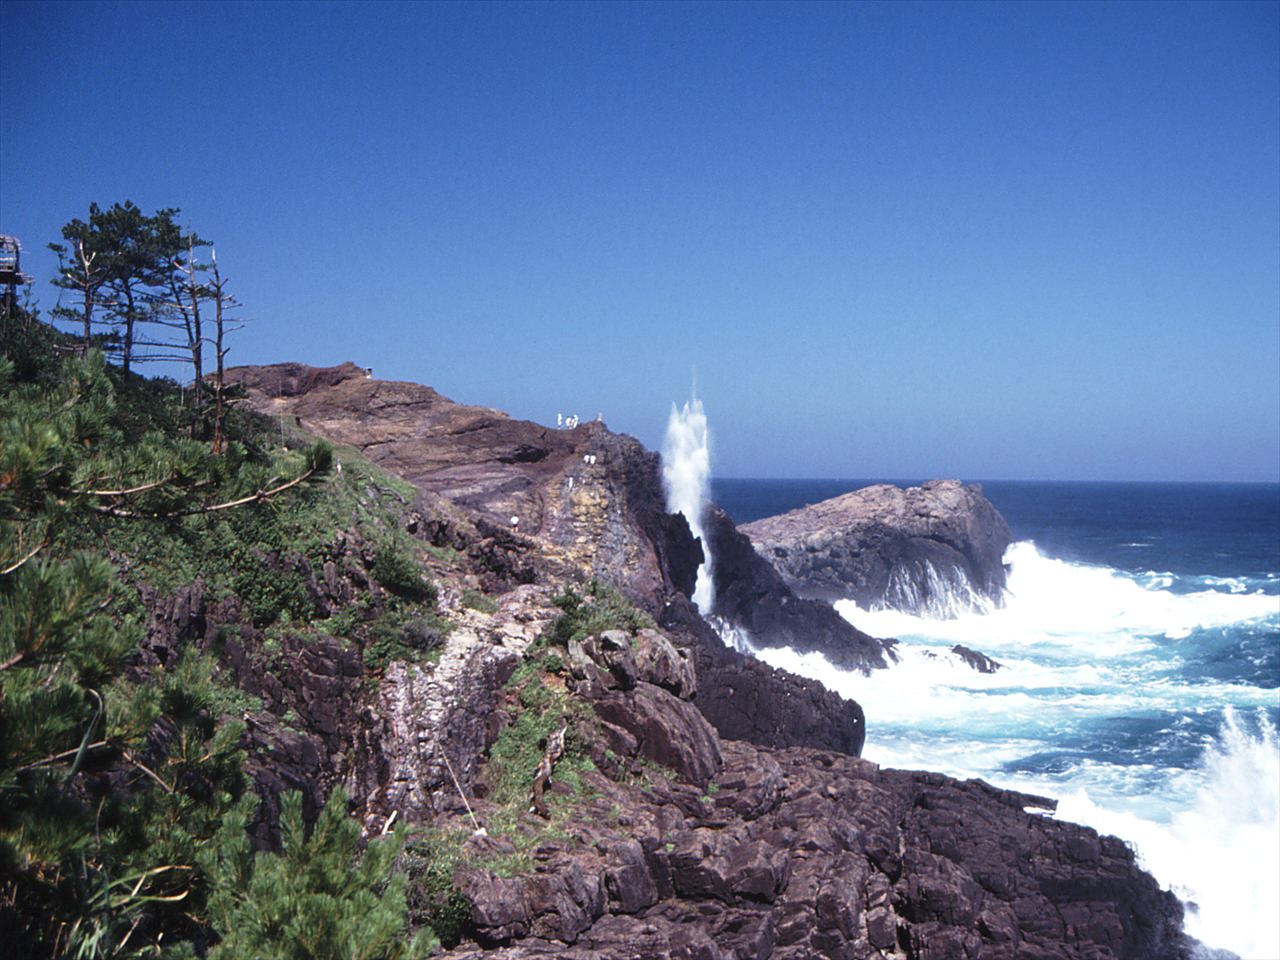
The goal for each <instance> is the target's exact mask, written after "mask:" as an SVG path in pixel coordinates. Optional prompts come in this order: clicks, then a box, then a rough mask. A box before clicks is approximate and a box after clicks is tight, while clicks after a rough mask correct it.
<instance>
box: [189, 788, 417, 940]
mask: <svg viewBox="0 0 1280 960" xmlns="http://www.w3.org/2000/svg"><path fill="white" fill-rule="evenodd" d="M346 808H347V796H346V793H345V792H344V791H342V790H341V789H338V790H335V791H334V792H333V793H332V794H331V795H330V797H329V800H328V802H327V803H326V804H325V806H324V809H323V810H321V812H320V816H319V818H318V819H317V820H316V823H315V827H314V828H313V829H312V830H311V831H310V834H309V835H308V832H307V830H306V826H305V823H304V821H303V816H302V795H301V794H299V793H296V792H295V793H289V794H286V795H285V796H284V797H282V798H281V815H280V826H281V830H282V833H283V845H282V849H281V852H280V853H279V854H270V853H259V854H258V855H257V856H256V857H253V856H251V854H250V851H249V844H248V840H247V838H246V834H245V831H244V823H243V822H242V820H241V817H242V816H243V813H242V812H237V813H236V814H235V815H233V816H231V817H228V819H227V822H226V824H225V826H224V831H225V835H224V837H223V838H222V842H220V843H219V844H217V845H212V846H210V848H209V849H210V851H211V852H216V856H214V857H212V858H211V862H210V863H209V864H208V866H207V870H208V872H209V874H210V875H211V876H212V878H213V892H212V894H211V896H210V899H209V908H210V915H211V917H212V921H213V926H214V928H215V929H216V930H217V932H218V933H219V935H220V936H221V937H222V939H221V942H219V943H218V945H217V946H216V947H214V949H213V950H211V951H210V953H209V957H210V960H414V958H416V957H420V956H423V955H424V954H425V952H426V951H427V949H428V948H429V947H431V946H434V944H432V943H428V941H427V939H426V937H425V936H422V935H419V936H417V937H414V938H413V939H412V940H411V939H410V938H409V936H408V932H407V929H406V926H407V919H406V915H407V908H406V905H405V877H404V875H403V874H397V873H395V871H394V866H395V861H396V858H397V856H398V855H399V853H400V850H401V848H402V847H403V843H404V837H403V834H402V833H401V832H399V831H397V833H396V834H394V835H393V836H390V837H383V838H381V839H378V840H375V841H373V842H371V843H370V844H369V845H368V847H367V848H366V849H365V851H364V854H363V855H360V854H359V851H358V848H359V841H360V828H359V826H358V825H357V824H356V822H355V821H354V820H353V819H352V818H351V817H349V816H348V815H347V810H346Z"/></svg>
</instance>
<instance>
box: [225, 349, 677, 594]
mask: <svg viewBox="0 0 1280 960" xmlns="http://www.w3.org/2000/svg"><path fill="white" fill-rule="evenodd" d="M227 380H228V382H230V383H235V384H239V385H241V386H243V387H244V388H245V389H246V391H247V392H248V398H249V402H250V404H251V405H252V406H253V407H254V408H255V409H256V410H258V411H259V412H261V413H264V414H267V415H269V416H273V417H281V418H286V419H288V420H289V421H291V422H292V423H294V424H296V425H297V426H299V427H301V428H302V429H304V430H307V431H309V432H311V433H314V434H316V435H317V436H320V437H324V438H326V439H328V440H331V441H333V442H334V443H339V444H345V445H347V446H351V447H355V448H356V449H358V450H360V451H361V452H362V453H363V454H364V455H365V456H367V457H368V458H369V459H370V460H372V461H373V462H374V463H376V464H378V465H379V466H380V467H382V468H383V469H384V470H387V471H388V472H390V473H393V474H395V475H397V476H399V477H403V478H404V479H405V480H407V481H409V482H410V483H412V484H413V485H414V486H416V487H417V488H418V489H420V490H422V491H424V492H426V493H428V494H433V495H438V496H439V497H441V498H443V499H445V500H447V501H448V502H449V503H451V504H452V505H454V506H456V507H458V508H460V509H462V510H463V511H465V512H466V513H467V514H468V515H469V516H470V517H471V518H472V519H473V520H477V521H481V522H484V521H487V522H488V523H489V524H491V525H492V526H494V527H498V528H506V529H507V530H508V531H509V532H510V533H511V535H512V536H514V537H517V538H525V539H526V540H533V541H536V544H537V548H538V554H539V561H538V562H539V563H540V565H541V566H542V567H543V568H544V569H553V568H555V567H557V566H559V568H560V569H561V571H562V573H563V574H565V575H567V574H569V573H570V572H572V573H574V574H581V573H583V572H585V573H586V574H587V575H589V576H592V575H593V576H599V577H602V578H604V579H607V580H609V581H610V582H612V583H616V584H618V585H619V586H621V587H622V588H623V589H624V590H626V591H627V592H628V593H629V594H632V595H635V596H641V597H646V598H649V599H650V600H651V602H653V603H656V602H657V601H658V598H659V597H661V596H662V595H663V594H664V593H665V592H666V590H667V589H670V588H672V587H677V588H680V587H683V586H684V584H681V583H679V582H678V580H679V578H680V577H682V576H687V577H688V578H689V583H688V588H689V590H690V591H691V590H692V582H693V581H692V577H693V574H694V571H696V568H697V563H698V560H697V559H694V560H693V561H692V563H691V564H690V563H689V562H686V563H684V564H681V563H680V562H679V560H678V558H677V559H676V560H675V562H666V561H667V560H668V558H666V557H665V556H663V555H662V554H661V551H660V549H659V545H655V542H654V540H655V537H657V538H658V539H660V540H662V541H664V543H665V541H667V540H678V530H675V531H672V530H667V529H665V527H664V524H669V523H670V521H669V520H667V519H666V511H665V510H664V509H663V506H662V496H661V486H660V485H647V484H645V483H643V482H639V483H637V482H636V478H644V477H646V476H648V475H651V474H652V475H653V476H655V477H656V473H657V455H656V454H652V453H649V452H648V451H647V450H645V449H644V447H642V446H641V445H640V444H639V443H638V442H637V441H636V440H634V439H633V438H631V437H627V436H623V435H619V434H615V433H612V432H610V431H609V430H608V429H607V428H606V427H605V426H604V424H602V423H584V424H581V425H579V426H578V427H576V428H575V429H573V430H559V429H551V428H549V427H543V426H540V425H539V424H536V423H531V422H529V421H527V420H516V419H513V418H512V417H509V416H508V415H507V414H505V413H502V412H501V411H498V410H492V409H489V408H487V407H472V406H465V405H463V404H458V403H454V402H453V401H451V400H449V399H448V398H446V397H443V396H441V395H440V394H439V393H437V392H436V391H435V390H432V389H431V388H430V387H424V386H421V385H419V384H416V383H401V382H395V381H386V380H375V379H372V378H371V377H369V376H368V375H367V373H366V371H365V370H364V369H363V368H361V367H357V366H356V365H355V364H352V363H347V364H343V365H341V366H339V367H325V368H316V367H307V366H304V365H302V364H277V365H273V366H268V367H234V368H232V369H231V370H229V371H228V372H227ZM681 525H683V523H682V522H681ZM684 539H685V541H686V544H690V545H691V541H690V540H689V537H688V533H687V528H686V529H685V537H684ZM690 548H691V549H693V550H695V551H696V546H690ZM673 575H674V576H675V577H676V578H677V580H676V582H673V580H672V576H673Z"/></svg>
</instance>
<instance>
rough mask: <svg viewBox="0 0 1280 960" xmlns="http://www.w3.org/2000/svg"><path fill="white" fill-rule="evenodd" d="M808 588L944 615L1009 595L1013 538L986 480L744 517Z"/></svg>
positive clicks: (791, 579)
mask: <svg viewBox="0 0 1280 960" xmlns="http://www.w3.org/2000/svg"><path fill="white" fill-rule="evenodd" d="M742 532H743V533H745V534H746V535H747V536H749V537H750V538H751V541H752V542H753V543H754V544H755V547H756V549H757V550H759V551H760V553H761V555H762V556H764V557H765V558H766V559H767V560H768V561H769V563H771V564H772V565H773V566H774V568H775V569H776V570H777V571H778V572H779V573H780V574H781V575H782V577H783V579H784V580H785V581H786V582H787V584H788V585H790V586H791V588H792V589H794V590H795V592H796V593H798V594H800V595H801V596H803V597H814V598H818V599H821V600H826V601H828V602H834V601H836V600H853V601H856V602H857V603H858V605H859V606H861V607H863V608H865V609H876V608H881V607H888V608H892V609H896V610H906V611H908V612H913V613H914V612H920V613H929V614H932V615H934V616H954V615H955V614H956V613H957V612H960V611H962V610H965V609H973V608H975V607H978V606H982V605H984V604H991V603H999V602H1000V601H1001V598H1002V597H1003V594H1004V588H1005V569H1004V560H1003V558H1004V552H1005V550H1006V549H1007V548H1008V546H1009V544H1010V543H1011V542H1012V541H1013V535H1012V534H1011V533H1010V532H1009V526H1008V524H1006V523H1005V521H1004V518H1003V517H1001V516H1000V513H999V511H997V510H996V508H995V507H994V506H992V504H991V502H990V501H989V500H987V498H986V497H984V496H983V495H982V488H981V487H980V486H978V485H977V484H974V485H971V486H964V485H963V484H961V483H960V482H959V481H957V480H931V481H929V482H928V483H926V484H924V485H923V486H920V487H909V488H908V489H906V490H903V489H900V488H898V487H894V486H891V485H889V484H878V485H876V486H873V487H866V488H865V489H862V490H855V491H854V492H852V493H846V494H844V495H843V496H839V497H835V498H834V499H831V500H825V501H823V502H822V503H816V504H813V505H812V506H808V507H804V508H802V509H800V510H793V511H791V512H790V513H785V514H782V515H781V516H777V517H769V518H766V519H764V520H757V521H755V522H754V523H748V524H745V525H743V527H742Z"/></svg>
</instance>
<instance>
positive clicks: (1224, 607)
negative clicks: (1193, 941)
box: [758, 543, 1280, 958]
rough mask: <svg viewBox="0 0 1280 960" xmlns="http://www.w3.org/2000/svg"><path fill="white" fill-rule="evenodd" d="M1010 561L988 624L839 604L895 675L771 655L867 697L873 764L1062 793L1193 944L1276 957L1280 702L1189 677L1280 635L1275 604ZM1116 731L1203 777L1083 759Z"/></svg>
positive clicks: (1151, 577) (1231, 586) (1018, 553)
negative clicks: (1127, 854) (885, 654)
mask: <svg viewBox="0 0 1280 960" xmlns="http://www.w3.org/2000/svg"><path fill="white" fill-rule="evenodd" d="M1006 562H1008V563H1010V564H1011V571H1010V577H1009V596H1008V598H1007V602H1006V604H1005V606H1004V607H1003V608H1002V609H998V610H993V611H991V612H990V613H988V614H987V615H985V616H982V615H976V614H967V615H962V616H960V617H958V618H957V619H952V620H933V619H929V618H927V617H921V616H912V615H908V614H903V613H899V612H895V611H866V610H862V609H859V608H858V607H856V606H855V605H853V604H852V603H840V604H837V609H838V610H839V611H840V612H841V613H842V614H843V615H845V616H846V617H847V618H848V619H850V620H852V621H853V622H854V623H855V624H857V625H858V626H859V627H860V628H861V629H863V630H866V631H867V632H869V633H872V634H875V635H879V636H896V637H898V638H899V639H900V641H901V642H900V643H899V644H898V646H897V648H896V649H897V654H898V662H897V663H896V664H894V665H893V666H892V667H891V668H890V669H888V670H881V671H875V672H874V673H873V675H872V676H869V677H868V676H863V675H862V674H859V673H855V672H846V671H841V670H839V669H837V668H835V667H833V666H832V665H831V664H830V663H828V662H827V661H826V660H825V658H823V657H822V656H820V655H818V654H814V653H807V654H802V653H797V652H796V651H794V650H790V649H787V648H773V649H763V650H760V651H759V653H758V655H759V656H760V657H762V658H763V659H764V660H766V661H768V662H769V663H771V664H773V665H775V666H778V667H782V668H784V669H787V670H790V671H792V672H795V673H798V674H801V675H804V676H808V677H812V678H815V679H818V680H820V681H821V682H822V683H824V684H825V685H826V686H828V687H830V688H832V689H834V690H836V691H837V692H839V693H841V694H842V695H844V696H846V697H851V698H853V699H856V700H857V701H859V702H860V703H861V704H862V706H863V708H864V709H865V711H866V714H867V718H868V721H867V744H866V748H865V750H864V755H865V756H866V757H867V759H869V760H873V761H875V762H877V763H881V764H883V765H886V766H897V767H909V768H917V769H930V770H939V771H941V772H944V773H948V774H951V775H952V776H958V777H980V778H983V779H986V780H988V781H990V782H992V783H996V784H997V785H1001V786H1007V787H1010V788H1013V789H1019V790H1024V791H1027V792H1030V793H1038V794H1047V795H1049V796H1057V797H1058V798H1059V799H1060V801H1061V802H1060V807H1059V813H1058V815H1059V816H1060V817H1061V818H1062V819H1066V820H1073V821H1077V822H1083V823H1088V824H1089V825H1091V826H1094V827H1095V828H1097V829H1099V830H1101V831H1103V832H1106V833H1112V834H1115V835H1117V836H1120V837H1122V838H1124V839H1125V840H1126V841H1129V842H1130V843H1132V844H1133V845H1134V846H1135V848H1136V849H1137V850H1138V852H1139V855H1140V857H1141V859H1142V862H1143V864H1144V866H1145V867H1146V868H1147V869H1149V870H1150V871H1151V872H1152V873H1153V874H1154V875H1155V876H1156V877H1157V879H1159V880H1160V881H1161V883H1163V884H1164V885H1166V886H1168V887H1170V888H1171V889H1173V890H1174V892H1175V893H1177V894H1178V895H1179V896H1180V897H1181V898H1182V899H1183V900H1184V901H1188V902H1191V903H1194V904H1196V905H1197V906H1196V908H1195V909H1194V910H1192V909H1190V908H1189V909H1188V914H1187V929H1188V931H1189V932H1190V933H1191V934H1192V935H1193V936H1196V937H1198V938H1199V939H1201V940H1203V941H1204V942H1205V943H1207V944H1209V945H1210V946H1212V947H1219V948H1227V949H1230V950H1234V951H1236V952H1238V953H1239V954H1240V955H1241V956H1242V957H1246V958H1251V957H1280V930H1278V929H1277V924H1276V922H1275V904H1276V903H1277V902H1280V746H1278V744H1277V737H1276V730H1275V727H1274V725H1273V724H1272V723H1270V722H1269V721H1268V720H1267V715H1268V713H1267V711H1272V712H1273V713H1274V711H1275V710H1276V709H1277V707H1280V701H1278V700H1277V693H1276V691H1275V690H1274V689H1265V688H1263V687H1258V686H1251V685H1249V684H1247V683H1244V682H1231V681H1228V680H1215V679H1213V678H1212V677H1211V676H1203V675H1201V676H1197V677H1195V678H1194V679H1192V678H1188V677H1187V676H1186V675H1185V674H1184V673H1183V672H1182V667H1183V666H1184V664H1185V662H1186V661H1189V660H1191V659H1194V658H1195V657H1196V656H1197V655H1198V653H1199V652H1200V650H1199V647H1198V643H1199V640H1200V639H1202V638H1205V637H1211V636H1213V635H1215V634H1216V635H1220V634H1221V631H1222V630H1226V629H1234V628H1237V627H1245V628H1246V629H1248V630H1256V629H1259V628H1260V629H1263V630H1270V629H1273V628H1274V626H1275V625H1277V624H1280V597H1277V596H1276V595H1275V593H1274V592H1272V593H1266V594H1264V593H1260V592H1243V591H1241V590H1240V589H1239V586H1238V585H1239V581H1238V580H1234V579H1233V578H1227V577H1222V578H1212V577H1177V576H1175V575H1173V574H1171V573H1159V572H1151V573H1149V574H1142V575H1130V574H1125V573H1122V572H1120V571H1116V570H1112V569H1109V568H1106V567H1097V566H1089V565H1085V564H1076V563H1068V562H1065V561H1061V560H1055V559H1053V558H1049V557H1045V556H1043V555H1041V554H1040V553H1039V552H1038V551H1037V550H1036V549H1035V546H1034V544H1031V543H1019V544H1015V545H1014V546H1013V547H1012V548H1010V551H1009V553H1008V555H1007V556H1006ZM1172 586H1176V587H1178V588H1180V590H1181V591H1183V592H1174V591H1173V590H1170V589H1169V588H1170V587H1172ZM1200 588H1204V589H1200ZM1215 588H1216V589H1215ZM1255 623H1256V625H1257V626H1255V625H1254V624H1255ZM1201 631H1207V632H1205V633H1202V632H1201ZM955 643H963V644H966V645H968V646H971V647H973V648H975V649H978V650H981V651H982V652H984V653H986V654H988V655H990V656H993V657H995V658H996V659H997V660H998V661H1000V662H1001V663H1002V664H1003V667H1002V669H1001V670H999V671H998V672H996V673H995V674H980V673H977V672H976V671H974V670H972V669H971V668H970V667H968V666H967V665H966V664H964V663H963V661H962V660H961V659H960V658H959V657H957V656H955V655H953V654H951V653H950V651H949V647H950V646H951V645H952V644H955ZM1184 651H1185V656H1184ZM1255 714H1256V717H1255ZM1241 717H1244V718H1245V719H1244V720H1242V719H1241ZM1120 718H1124V719H1125V720H1126V721H1129V722H1136V723H1143V722H1154V723H1156V724H1164V726H1163V727H1159V726H1157V727H1156V728H1155V729H1154V730H1153V731H1152V732H1151V734H1150V736H1151V737H1152V744H1153V745H1152V749H1153V750H1154V749H1157V748H1158V749H1161V750H1166V751H1171V752H1172V753H1171V754H1170V755H1173V754H1180V755H1182V756H1183V757H1184V759H1183V760H1182V761H1181V762H1182V763H1184V764H1185V763H1186V762H1187V761H1186V759H1185V757H1186V756H1187V753H1188V751H1194V750H1196V749H1197V748H1198V749H1200V750H1202V753H1201V761H1200V763H1199V765H1198V766H1195V767H1194V768H1193V769H1177V768H1170V767H1169V766H1165V765H1162V764H1161V762H1160V760H1159V758H1158V757H1157V756H1155V755H1152V756H1150V757H1145V756H1140V755H1133V754H1128V755H1123V756H1118V757H1113V758H1112V759H1108V757H1107V756H1102V755H1091V753H1090V748H1089V747H1088V746H1084V747H1081V746H1080V744H1081V743H1086V744H1087V743H1089V742H1091V741H1092V739H1093V738H1094V736H1095V735H1096V734H1097V731H1098V730H1100V729H1105V727H1106V725H1107V723H1108V722H1109V721H1111V720H1112V719H1117V720H1118V719H1120ZM1211 718H1221V721H1220V722H1221V729H1220V732H1219V733H1218V735H1217V736H1216V738H1214V739H1213V740H1212V742H1210V743H1203V742H1202V741H1200V740H1199V737H1200V736H1201V734H1199V733H1197V731H1202V730H1204V728H1205V721H1207V720H1210V719H1211ZM1073 741H1074V746H1071V745H1070V744H1071V743H1072V742H1073ZM1123 746H1124V745H1123V738H1122V739H1121V740H1120V741H1115V742H1113V747H1115V748H1116V749H1119V750H1120V751H1121V753H1122V754H1123ZM1037 770H1040V771H1053V772H1042V773H1040V772H1030V771H1037Z"/></svg>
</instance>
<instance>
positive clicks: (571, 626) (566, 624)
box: [545, 579, 656, 647]
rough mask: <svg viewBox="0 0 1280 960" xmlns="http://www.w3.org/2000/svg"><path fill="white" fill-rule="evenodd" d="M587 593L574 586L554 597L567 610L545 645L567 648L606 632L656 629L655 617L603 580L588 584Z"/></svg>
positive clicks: (555, 601) (632, 631)
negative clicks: (639, 608)
mask: <svg viewBox="0 0 1280 960" xmlns="http://www.w3.org/2000/svg"><path fill="white" fill-rule="evenodd" d="M585 591H586V592H585V593H578V591H576V590H574V589H573V587H566V588H565V590H564V592H563V593H562V594H560V595H559V596H557V597H555V598H554V603H555V605H556V606H557V607H559V608H560V609H561V610H563V611H564V613H563V614H562V615H561V616H560V619H558V620H557V621H556V622H555V623H554V624H553V625H552V627H551V629H550V630H549V631H548V632H547V634H546V635H545V639H546V642H547V643H549V644H552V645H554V646H560V647H565V646H568V645H569V641H570V640H582V639H584V638H585V637H589V636H591V635H592V634H596V633H603V632H604V631H605V630H625V631H627V632H628V633H633V634H634V633H635V632H636V631H637V630H643V629H646V628H650V629H652V628H654V627H655V626H656V625H655V624H654V622H653V618H652V617H650V616H649V615H648V614H646V613H644V612H643V611H642V610H638V609H636V606H635V604H633V603H632V602H631V601H630V600H628V599H627V598H626V597H625V596H623V594H622V591H620V590H618V589H617V588H616V587H613V586H611V585H610V584H607V583H605V582H604V581H602V580H595V579H593V580H591V581H589V582H588V583H587V585H586V588H585Z"/></svg>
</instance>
